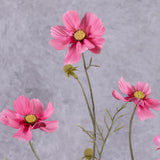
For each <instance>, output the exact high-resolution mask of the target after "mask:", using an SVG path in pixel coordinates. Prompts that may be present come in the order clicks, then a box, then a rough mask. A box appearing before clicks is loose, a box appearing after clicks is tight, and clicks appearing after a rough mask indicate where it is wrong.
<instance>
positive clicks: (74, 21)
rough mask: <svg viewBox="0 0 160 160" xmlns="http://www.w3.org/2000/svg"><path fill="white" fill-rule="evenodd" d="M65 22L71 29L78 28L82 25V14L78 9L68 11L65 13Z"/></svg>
mask: <svg viewBox="0 0 160 160" xmlns="http://www.w3.org/2000/svg"><path fill="white" fill-rule="evenodd" d="M63 23H64V25H65V27H66V28H67V29H68V30H70V31H73V32H74V31H75V30H78V28H79V25H80V16H79V14H78V12H77V11H68V12H67V13H65V14H63Z"/></svg>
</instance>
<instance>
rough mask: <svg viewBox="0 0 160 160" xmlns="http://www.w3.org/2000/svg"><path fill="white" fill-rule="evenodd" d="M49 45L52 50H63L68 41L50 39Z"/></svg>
mask: <svg viewBox="0 0 160 160" xmlns="http://www.w3.org/2000/svg"><path fill="white" fill-rule="evenodd" d="M49 43H50V45H51V46H52V47H54V49H57V50H63V49H65V48H66V47H67V46H68V45H69V43H70V41H68V40H62V39H51V40H50V42H49Z"/></svg>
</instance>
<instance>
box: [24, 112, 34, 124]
mask: <svg viewBox="0 0 160 160" xmlns="http://www.w3.org/2000/svg"><path fill="white" fill-rule="evenodd" d="M24 119H25V121H26V122H27V123H29V124H34V123H35V122H36V121H37V117H36V116H35V115H33V114H31V115H27V116H25V117H24Z"/></svg>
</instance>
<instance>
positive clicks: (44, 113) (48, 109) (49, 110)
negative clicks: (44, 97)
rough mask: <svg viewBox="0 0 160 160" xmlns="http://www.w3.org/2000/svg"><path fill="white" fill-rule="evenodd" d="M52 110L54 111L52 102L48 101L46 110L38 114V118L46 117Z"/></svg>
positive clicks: (43, 118)
mask: <svg viewBox="0 0 160 160" xmlns="http://www.w3.org/2000/svg"><path fill="white" fill-rule="evenodd" d="M53 112H54V107H53V105H52V102H49V103H48V106H47V108H46V110H45V111H44V112H43V113H42V114H41V115H39V119H42V120H45V119H48V118H49V117H50V116H51V115H52V114H53Z"/></svg>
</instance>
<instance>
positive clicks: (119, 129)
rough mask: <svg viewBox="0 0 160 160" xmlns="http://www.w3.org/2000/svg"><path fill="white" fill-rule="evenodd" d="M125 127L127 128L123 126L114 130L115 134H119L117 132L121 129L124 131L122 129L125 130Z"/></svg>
mask: <svg viewBox="0 0 160 160" xmlns="http://www.w3.org/2000/svg"><path fill="white" fill-rule="evenodd" d="M124 127H125V126H121V127H119V128H117V129H114V131H113V132H117V131H119V130H120V129H122V128H124Z"/></svg>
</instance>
